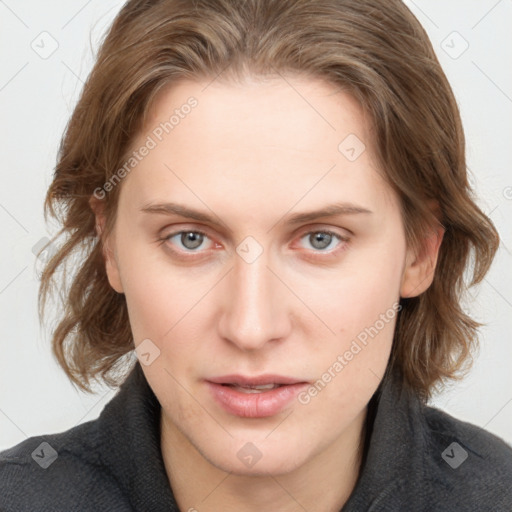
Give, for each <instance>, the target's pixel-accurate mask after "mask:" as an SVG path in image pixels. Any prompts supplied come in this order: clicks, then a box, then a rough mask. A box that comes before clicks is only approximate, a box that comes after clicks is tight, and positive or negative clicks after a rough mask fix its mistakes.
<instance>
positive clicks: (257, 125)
mask: <svg viewBox="0 0 512 512" xmlns="http://www.w3.org/2000/svg"><path fill="white" fill-rule="evenodd" d="M46 206H47V208H48V212H49V213H51V214H53V215H55V216H57V217H58V218H59V219H60V220H61V222H62V226H63V229H62V236H64V237H66V236H67V243H66V244H64V245H63V247H62V249H61V250H60V252H58V253H57V254H56V255H55V257H54V258H53V259H52V260H50V262H49V263H48V266H47V268H46V269H45V272H44V274H43V277H42V284H41V299H42V301H41V305H42V309H43V310H44V304H45V300H46V298H47V297H48V296H49V295H50V293H51V292H52V289H53V288H52V287H53V285H54V284H55V277H54V276H56V275H57V274H55V272H56V271H57V270H58V269H60V268H62V267H63V266H66V265H69V264H70V262H71V261H74V263H73V264H74V265H76V262H75V260H73V258H76V255H80V257H81V260H80V262H79V265H78V266H77V268H76V271H75V273H74V275H73V276H72V280H71V283H70V284H69V286H66V285H65V284H62V286H63V288H62V296H63V297H64V299H65V302H64V307H63V313H62V316H61V321H60V323H59V325H58V327H57V329H56V330H55V333H54V337H53V350H54V353H55V355H56V356H57V358H58V360H59V362H60V364H61V365H62V367H63V368H64V370H65V371H66V373H67V375H68V376H69V377H70V379H71V380H72V382H74V383H75V384H76V385H77V386H79V387H81V388H82V389H84V390H89V389H90V387H89V385H90V382H91V380H93V379H99V380H103V381H104V382H106V383H107V384H110V385H114V386H115V385H117V384H120V383H122V385H121V389H120V392H119V393H118V394H117V395H116V396H115V397H114V399H113V400H112V401H111V402H110V403H109V404H108V405H107V406H106V407H105V409H104V411H103V412H102V414H101V416H100V417H99V418H98V419H97V420H94V421H92V422H88V423H85V424H82V425H80V426H78V427H75V428H74V429H71V430H68V431H67V432H64V433H61V434H54V435H47V436H38V437H34V438H30V439H28V440H27V441H25V442H23V443H21V444H19V445H17V446H15V447H13V448H11V449H10V450H7V451H4V452H3V453H2V455H1V459H0V490H1V493H0V496H1V498H0V508H1V509H2V510H6V511H11V510H12V511H14V510H16V511H18V510H35V509H37V510H81V511H84V510H91V511H92V510H94V511H98V510H116V511H128V510H141V511H142V510H151V511H159V510H162V511H163V510H176V511H178V510H179V511H194V510H197V511H199V512H203V511H204V512H206V511H231V510H244V511H253V510H258V511H259V510H272V511H274V510H275V511H296V510H297V511H298V510H309V511H338V510H343V511H361V510H373V511H376V510H386V511H388V510H418V511H420V510H450V511H452V510H486V509H489V510H490V509H492V510H503V511H505V510H510V509H511V506H512V490H511V486H510V483H511V482H512V477H511V475H512V448H511V447H510V446H508V445H507V444H506V443H505V442H504V441H502V440H501V439H499V438H498V437H496V436H494V435H492V434H490V433H488V432H486V431H484V430H482V429H479V428H478V427H476V426H473V425H470V424H468V423H464V422H462V421H459V420H457V419H455V418H453V417H451V416H449V415H448V414H446V413H444V412H441V411H439V410H437V409H434V408H432V407H429V406H428V405H427V402H428V399H429V398H430V396H431V393H432V391H433V389H434V386H435V385H436V384H438V383H442V382H443V381H446V380H448V379H450V378H453V377H455V376H456V374H457V372H458V371H459V370H460V369H462V368H463V367H464V364H465V363H466V362H467V361H468V358H469V357H470V353H471V349H472V347H473V345H474V344H475V335H476V328H477V323H476V322H475V321H473V320H472V319H471V318H469V317H468V316H467V315H466V314H465V313H464V311H463V310H462V309H461V306H460V299H461V294H462V292H463V291H464V288H465V284H464V281H463V274H464V272H467V271H469V272H473V273H472V283H478V282H480V281H481V280H482V279H483V277H484V276H485V274H486V271H487V270H488V268H489V266H490V264H491V262H492V259H493V256H494V253H495V251H496V248H497V246H498V235H497V233H496V230H495V228H494V227H493V225H492V223H491V221H490V220H489V219H488V218H487V217H486V216H485V215H484V214H483V213H482V212H481V211H480V210H479V208H478V207H477V206H476V205H475V203H474V202H473V200H472V199H471V191H470V187H469V185H468V181H467V176H466V166H465V156H464V136H463V130H462V127H461V122H460V116H459V113H458V109H457V106H456V102H455V99H454V97H453V94H452V91H451V89H450V86H449V84H448V83H447V80H446V77H445V75H444V74H443V72H442V70H441V68H440V66H439V63H438V61H437V59H436V57H435V55H434V52H433V49H432V47H431V45H430V43H429V41H428V38H427V36H426V34H425V32H424V30H423V29H422V28H421V26H420V25H419V23H418V22H417V20H416V19H415V18H414V16H413V15H412V14H411V13H410V11H409V10H408V9H407V8H406V7H405V6H404V5H403V4H402V3H401V2H399V1H398V0H386V1H385V2H383V1H382V0H379V1H377V0H367V1H364V2H356V1H350V0H336V1H335V0H316V1H314V2H313V1H311V0H279V1H277V0H245V1H238V0H236V1H235V0H198V1H194V2H185V1H183V0H162V1H147V0H146V1H143V0H135V1H129V2H127V3H126V5H125V6H124V7H123V9H122V11H121V12H120V14H119V15H118V16H117V18H116V20H115V22H114V23H113V25H112V27H111V29H110V31H109V33H108V35H107V37H106V39H105V41H104V43H103V45H102V47H101V51H100V53H99V55H98V59H97V62H96V64H95V67H94V69H93V71H92V73H91V75H90V76H89V79H88V80H87V83H86V84H85V87H84V90H83V93H82V95H81V98H80V101H79V103H78V105H77V107H76V108H75V111H74V113H73V115H72V117H71V120H70V123H69V125H68V127H67V129H66V133H65V135H64V138H63V141H62V146H61V149H60V154H59V161H58V165H57V168H56V172H55V176H54V180H53V183H52V184H51V186H50V189H49V191H48V196H47V201H46ZM471 252H473V254H474V257H473V260H471V259H470V257H469V256H470V254H471ZM133 349H135V354H136V355H137V357H136V358H131V356H130V355H131V354H132V353H133V352H132V351H133ZM125 377H126V379H125Z"/></svg>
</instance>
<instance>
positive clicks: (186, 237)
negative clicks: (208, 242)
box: [181, 231, 203, 249]
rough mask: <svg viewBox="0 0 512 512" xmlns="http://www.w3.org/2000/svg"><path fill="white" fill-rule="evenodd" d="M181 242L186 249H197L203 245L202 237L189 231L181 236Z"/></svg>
mask: <svg viewBox="0 0 512 512" xmlns="http://www.w3.org/2000/svg"><path fill="white" fill-rule="evenodd" d="M181 242H182V244H183V245H184V246H185V247H186V248H187V249H197V247H199V246H200V245H201V244H202V243H203V235H201V234H199V233H194V232H193V231H190V232H188V233H183V234H182V235H181Z"/></svg>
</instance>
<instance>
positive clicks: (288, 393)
mask: <svg viewBox="0 0 512 512" xmlns="http://www.w3.org/2000/svg"><path fill="white" fill-rule="evenodd" d="M206 383H207V384H208V387H209V389H210V392H211V393H212V395H213V398H214V399H215V400H216V401H217V403H218V404H219V405H220V406H221V407H222V408H223V409H224V410H225V411H227V412H229V413H231V414H234V415H235V416H241V417H243V418H265V417H268V416H274V415H275V414H278V413H279V412H281V411H282V410H283V409H284V408H285V407H286V406H287V405H288V404H289V403H290V402H291V401H292V400H293V399H294V398H295V397H296V396H297V395H298V394H299V393H300V392H301V390H303V389H305V388H306V387H307V386H308V384H307V382H301V383H298V384H287V385H284V386H280V387H278V388H275V389H271V390H269V391H261V392H259V393H244V392H242V391H237V390H235V389H233V388H232V387H230V386H223V385H222V384H216V383H214V382H208V381H207V382H206Z"/></svg>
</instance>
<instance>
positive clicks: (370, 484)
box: [0, 362, 512, 512]
mask: <svg viewBox="0 0 512 512" xmlns="http://www.w3.org/2000/svg"><path fill="white" fill-rule="evenodd" d="M400 382H401V381H400V378H399V375H397V374H394V375H392V374H388V377H386V378H385V379H384V380H383V381H382V382H381V385H380V386H379V388H378V390H377V391H376V393H375V395H374V397H373V398H372V401H371V403H372V404H373V406H374V407H373V408H372V411H373V412H372V415H371V421H369V424H368V428H369V430H368V433H367V435H368V439H369V442H368V445H367V450H366V453H365V459H364V464H363V467H362V470H361V472H360V475H359V479H358V482H357V484H356V487H355V488H354V490H353V492H352V494H351V496H350V498H349V500H348V502H347V503H346V504H345V506H344V507H343V508H342V511H341V512H363V511H368V512H392V511H393V512H394V511H415V512H427V511H429V512H430V511H436V512H437V511H441V512H442V511H446V512H448V511H450V512H454V511H462V512H464V511H468V512H469V511H471V512H473V511H479V512H485V511H493V512H511V511H512V447H511V446H509V445H508V444H507V443H505V442H504V441H503V440H502V439H500V438H499V437H497V436H494V435H493V434H491V433H489V432H487V431H485V430H482V429H481V428H479V427H476V426H474V425H472V424H469V423H466V422H463V421H460V420H458V419H455V418H453V417H452V416H450V415H448V414H447V413H445V412H443V411H441V410H439V409H436V408H433V407H429V406H426V405H424V404H422V403H421V402H420V400H419V399H418V397H416V396H415V395H414V394H412V393H411V392H409V391H407V390H405V389H404V388H402V386H401V385H400ZM369 418H370V416H369ZM159 424H160V404H159V402H158V400H157V399H156V397H155V395H154V393H153V392H152V390H151V388H150V387H149V385H148V383H147V381H146V379H145V376H144V373H143V371H142V368H141V367H140V363H138V362H137V363H136V364H135V367H134V368H133V370H132V371H131V373H130V374H129V376H128V378H127V379H126V381H125V382H124V383H123V385H122V386H121V387H120V389H119V391H118V393H117V394H116V395H115V396H114V397H113V398H112V400H111V401H110V402H109V403H108V404H107V405H106V406H105V408H104V409H103V411H102V413H101V414H100V416H99V418H97V419H96V420H93V421H89V422H87V423H83V424H81V425H78V426H76V427H74V428H72V429H70V430H67V431H65V432H62V433H58V434H51V435H43V436H36V437H31V438H29V439H27V440H25V441H23V442H22V443H20V444H18V445H16V446H14V447H12V448H10V449H8V450H5V451H3V452H0V511H1V512H33V511H38V512H50V511H51V512H54V511H67V512H72V511H80V512H103V511H109V512H128V511H132V512H133V511H137V512H139V511H140V512H142V511H144V512H148V511H151V512H164V511H165V512H180V511H179V509H178V506H177V504H176V502H175V500H174V497H173V494H172V490H171V487H170V485H169V481H168V478H167V474H166V472H165V467H164V463H163V459H162V455H161V452H160V434H159V428H160V427H159ZM42 443H43V444H42ZM44 443H47V444H44ZM45 466H47V467H46V468H45ZM181 512H186V511H181ZM219 512H223V511H219ZM311 512H313V511H311ZM314 512H316V511H314Z"/></svg>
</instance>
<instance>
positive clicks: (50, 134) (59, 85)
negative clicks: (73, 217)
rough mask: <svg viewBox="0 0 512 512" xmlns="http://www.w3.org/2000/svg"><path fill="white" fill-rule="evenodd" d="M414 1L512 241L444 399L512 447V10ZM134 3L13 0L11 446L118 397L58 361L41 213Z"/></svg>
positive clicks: (8, 279)
mask: <svg viewBox="0 0 512 512" xmlns="http://www.w3.org/2000/svg"><path fill="white" fill-rule="evenodd" d="M406 3H407V5H409V7H410V8H411V9H412V11H413V12H414V13H415V14H416V15H417V17H418V19H419V20H420V22H421V23H422V24H423V25H424V27H425V28H426V29H427V31H428V33H429V35H430V37H431V40H432V42H433V45H434V47H435V49H436V51H437V53H438V55H439V58H440V60H441V64H442V66H443V68H444V70H445V72H446V73H447V75H448V78H449V80H450V82H451V84H452V86H453V88H454V90H455V94H456V96H457V99H458V102H459V104H460V107H461V111H462V116H463V121H464V124H465V129H466V136H467V143H468V151H467V155H468V166H469V168H470V170H471V173H472V180H473V182H474V185H475V187H476V190H477V192H478V194H479V196H480V198H481V199H480V204H481V206H482V208H483V209H484V211H485V212H487V213H488V214H489V215H490V216H491V218H492V220H493V221H494V222H495V224H496V226H497V228H498V230H499V231H500V234H501V237H502V245H501V248H500V251H499V254H498V256H497V258H496V261H495V264H494V266H493V268H492V271H491V272H490V274H489V275H488V276H487V278H486V280H485V282H484V283H483V285H482V286H481V287H480V289H479V290H475V292H474V293H473V295H474V300H472V302H471V303H470V304H468V309H469V310H470V311H471V312H472V313H473V314H474V316H475V317H476V318H477V319H478V320H480V321H482V322H485V323H486V324H487V326H486V327H485V328H483V329H482V330H481V349H480V353H479V354H478V355H477V357H476V361H475V364H474V366H473V369H472V371H471V373H470V374H469V376H468V377H467V378H466V379H465V380H464V381H462V382H461V383H457V384H454V385H452V386H450V388H449V389H446V390H445V391H444V392H443V394H442V395H440V396H437V397H436V398H435V400H434V401H433V404H434V405H436V406H438V407H440V408H442V409H445V410H446V411H448V412H449V413H450V414H452V415H454V416H456V417H458V418H460V419H463V420H466V421H469V422H471V423H474V424H476V425H480V426H482V427H484V428H486V429H487V430H489V431H491V432H493V433H495V434H497V435H499V436H500V437H502V438H503V439H505V440H506V441H508V442H509V443H511V444H512V372H511V362H512V342H511V337H510V332H511V328H512V286H511V285H512V265H511V263H512V255H511V252H510V248H511V247H512V236H511V234H512V233H511V218H512V173H511V164H512V152H511V145H512V115H511V114H512V66H511V65H510V63H511V62H512V41H511V26H512V25H511V22H512V1H511V0H499V1H498V0H471V1H468V0H450V1H439V0H438V1H432V0H431V1H427V0H414V1H412V0H409V1H407V2H406ZM122 4H123V2H122V1H116V0H89V1H85V0H84V1H76V0H75V1H69V0H52V1H49V2H44V3H43V2H40V1H36V0H24V1H15V0H5V1H2V0H0V58H1V66H0V107H1V113H2V114H1V120H0V130H1V132H0V147H1V153H0V155H1V164H0V166H1V183H2V186H1V187H0V232H1V254H2V260H1V262H2V264H1V265H0V315H1V317H0V325H1V336H0V449H3V448H7V447H9V446H12V445H14V444H16V443H18V442H21V441H23V440H24V439H25V438H27V437H29V436H34V435H40V434H44V433H53V432H60V431H63V430H66V429H68V428H71V427H73V426H74V425H77V424H79V423H82V422H85V421H88V420H92V419H94V418H96V417H97V416H98V414H99V413H100V412H101V410H102V408H103V407H104V405H105V404H106V403H107V401H108V400H110V399H111V398H112V396H113V395H114V393H115V392H114V391H112V390H108V389H107V388H98V393H97V394H96V395H86V394H82V393H79V392H78V391H76V390H75V388H74V387H72V386H71V384H70V383H69V381H68V380H67V378H66V376H65V375H64V373H63V372H62V371H61V370H60V368H59V367H58V366H57V364H56V363H55V361H54V360H53V358H52V356H51V353H50V346H49V339H50V338H49V334H50V332H51V326H49V327H47V328H46V330H43V329H40V328H39V324H38V318H37V300H36V299H37V290H38V277H37V274H38V262H37V261H36V258H35V256H34V254H33V251H32V249H33V247H34V246H35V245H37V243H38V242H39V241H40V240H41V239H42V238H44V237H47V236H50V235H51V234H52V233H53V232H54V230H55V226H46V225H45V223H44V220H43V215H42V212H43V210H42V204H43V198H44V195H45V191H46V188H47V187H48V185H49V183H50V181H51V175H52V170H53V166H54V164H55V159H56V154H57V149H58V143H59V140H60V137H61V135H62V132H63V130H64V127H65V124H66V122H67V120H68V118H69V115H70V113H71V111H72V109H73V107H74V105H75V102H76V100H77V97H78V93H79V91H80V88H81V86H82V83H83V80H84V79H85V78H86V76H87V74H88V72H89V70H90V68H91V66H92V62H93V57H92V56H93V49H95V48H96V47H97V44H98V41H99V40H100V37H101V35H102V34H103V33H104V30H105V29H106V28H107V26H108V25H109V23H110V22H111V20H112V19H113V17H114V16H115V14H116V13H117V12H118V11H119V9H120V7H121V5H122ZM56 45H58V47H56V48H55V51H54V52H53V53H52V54H51V55H49V53H50V52H51V51H52V50H54V47H55V46H56ZM466 46H468V47H467V49H466ZM477 291H478V294H477V293H476V292H477Z"/></svg>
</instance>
